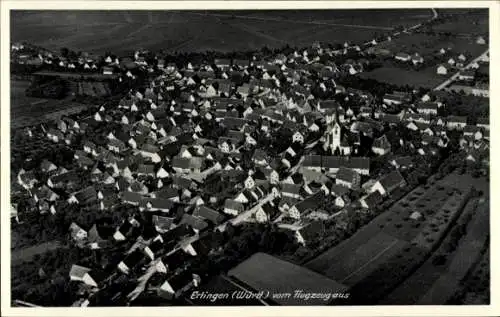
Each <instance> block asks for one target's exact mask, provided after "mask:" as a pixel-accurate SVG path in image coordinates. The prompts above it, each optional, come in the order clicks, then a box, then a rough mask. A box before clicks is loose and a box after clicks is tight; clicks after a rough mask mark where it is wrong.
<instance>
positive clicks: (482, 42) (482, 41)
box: [476, 36, 486, 45]
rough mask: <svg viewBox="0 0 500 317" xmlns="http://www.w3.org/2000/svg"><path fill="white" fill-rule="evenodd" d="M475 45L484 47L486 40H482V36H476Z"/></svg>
mask: <svg viewBox="0 0 500 317" xmlns="http://www.w3.org/2000/svg"><path fill="white" fill-rule="evenodd" d="M476 44H479V45H485V44H486V40H485V39H484V37H482V36H478V37H477V38H476Z"/></svg>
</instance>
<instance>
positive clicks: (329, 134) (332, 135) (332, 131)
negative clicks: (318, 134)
mask: <svg viewBox="0 0 500 317" xmlns="http://www.w3.org/2000/svg"><path fill="white" fill-rule="evenodd" d="M327 124H328V128H327V129H326V135H325V143H324V144H323V149H324V150H325V151H329V152H330V153H332V154H333V153H334V152H335V150H336V149H337V148H338V149H339V150H340V142H341V140H342V128H341V126H340V124H339V117H338V111H337V109H335V110H334V112H331V113H330V114H329V115H327Z"/></svg>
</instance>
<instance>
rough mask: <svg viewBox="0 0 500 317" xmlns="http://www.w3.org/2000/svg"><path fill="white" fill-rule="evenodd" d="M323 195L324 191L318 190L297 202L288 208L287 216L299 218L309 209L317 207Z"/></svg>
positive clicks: (313, 209)
mask: <svg viewBox="0 0 500 317" xmlns="http://www.w3.org/2000/svg"><path fill="white" fill-rule="evenodd" d="M323 196H324V193H323V192H322V191H319V192H317V193H316V194H314V195H312V196H309V197H307V198H306V199H304V200H302V201H300V202H298V203H297V204H295V205H293V206H292V207H291V208H290V209H289V210H288V216H289V217H290V218H293V219H300V218H301V217H302V216H303V215H305V214H307V213H309V212H311V211H315V210H316V209H318V207H319V205H320V203H321V201H322V198H323Z"/></svg>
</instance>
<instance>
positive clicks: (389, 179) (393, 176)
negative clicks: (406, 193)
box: [379, 171, 405, 192]
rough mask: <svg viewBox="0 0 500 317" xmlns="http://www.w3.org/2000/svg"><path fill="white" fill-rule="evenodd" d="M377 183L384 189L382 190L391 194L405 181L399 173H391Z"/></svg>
mask: <svg viewBox="0 0 500 317" xmlns="http://www.w3.org/2000/svg"><path fill="white" fill-rule="evenodd" d="M379 181H380V184H381V185H382V187H384V189H385V190H386V191H388V192H391V191H392V190H394V189H395V188H396V187H398V186H399V185H400V184H402V183H405V179H404V178H403V176H402V175H401V173H400V172H399V171H392V172H390V173H389V174H387V175H385V176H384V177H382V178H381V179H380V180H379Z"/></svg>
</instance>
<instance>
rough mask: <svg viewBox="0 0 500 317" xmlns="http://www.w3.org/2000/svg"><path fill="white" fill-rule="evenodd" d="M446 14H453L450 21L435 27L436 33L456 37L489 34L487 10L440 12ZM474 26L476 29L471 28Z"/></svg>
mask: <svg viewBox="0 0 500 317" xmlns="http://www.w3.org/2000/svg"><path fill="white" fill-rule="evenodd" d="M440 11H442V12H443V13H444V14H451V15H452V17H451V18H450V19H449V21H446V22H444V23H440V24H438V25H436V26H433V28H432V29H433V31H435V32H450V33H453V34H456V35H471V36H474V35H483V34H485V33H487V32H488V28H489V27H488V24H489V19H488V11H487V10H473V11H471V10H463V11H464V12H460V10H440ZM457 11H458V12H457ZM471 25H473V26H474V27H471Z"/></svg>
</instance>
